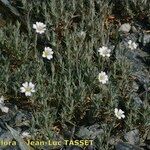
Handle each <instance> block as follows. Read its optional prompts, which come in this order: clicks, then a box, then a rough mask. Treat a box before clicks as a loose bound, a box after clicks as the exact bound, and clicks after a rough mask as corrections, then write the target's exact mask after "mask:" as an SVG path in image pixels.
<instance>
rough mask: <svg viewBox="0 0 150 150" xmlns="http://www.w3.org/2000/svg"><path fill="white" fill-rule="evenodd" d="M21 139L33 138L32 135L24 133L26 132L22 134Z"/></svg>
mask: <svg viewBox="0 0 150 150" xmlns="http://www.w3.org/2000/svg"><path fill="white" fill-rule="evenodd" d="M21 137H22V138H31V135H30V133H29V132H26V131H24V132H22V134H21Z"/></svg>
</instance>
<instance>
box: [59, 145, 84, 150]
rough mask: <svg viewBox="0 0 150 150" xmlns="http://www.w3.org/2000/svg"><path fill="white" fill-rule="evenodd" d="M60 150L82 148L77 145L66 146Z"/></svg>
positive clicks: (77, 149)
mask: <svg viewBox="0 0 150 150" xmlns="http://www.w3.org/2000/svg"><path fill="white" fill-rule="evenodd" d="M61 150H83V149H82V148H81V147H78V146H67V147H64V148H62V149H61Z"/></svg>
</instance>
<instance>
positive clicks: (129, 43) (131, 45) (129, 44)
mask: <svg viewBox="0 0 150 150" xmlns="http://www.w3.org/2000/svg"><path fill="white" fill-rule="evenodd" d="M128 46H129V48H130V49H131V50H133V49H136V48H137V44H136V43H135V42H133V41H131V40H129V41H128Z"/></svg>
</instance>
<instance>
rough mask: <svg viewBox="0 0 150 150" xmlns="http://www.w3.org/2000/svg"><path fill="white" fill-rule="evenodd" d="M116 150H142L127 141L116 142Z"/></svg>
mask: <svg viewBox="0 0 150 150" xmlns="http://www.w3.org/2000/svg"><path fill="white" fill-rule="evenodd" d="M115 149H116V150H143V149H142V148H140V147H137V146H134V145H131V144H128V143H124V142H118V143H117V144H116V146H115Z"/></svg>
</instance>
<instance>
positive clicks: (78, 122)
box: [0, 0, 149, 149]
mask: <svg viewBox="0 0 150 150" xmlns="http://www.w3.org/2000/svg"><path fill="white" fill-rule="evenodd" d="M132 3H133V4H134V7H135V8H137V6H136V5H140V3H135V2H134V1H132ZM145 3H146V1H145ZM113 5H114V4H113V3H110V2H109V1H105V0H96V1H85V0H79V1H75V0H72V1H69V2H67V1H65V0H61V1H55V0H49V1H42V2H41V1H33V2H30V3H28V2H27V1H25V0H22V7H21V8H20V9H21V10H22V12H23V13H24V15H25V16H26V19H27V32H23V31H22V30H21V24H20V23H19V22H17V21H16V23H15V24H12V23H7V25H6V26H4V27H3V28H0V57H1V58H0V59H1V69H0V91H1V95H6V97H8V100H9V102H10V103H15V102H16V101H20V103H21V102H22V101H26V102H31V104H32V105H31V106H30V105H29V107H30V111H31V112H32V113H33V118H32V120H31V131H32V132H33V133H34V131H35V130H36V128H37V126H38V127H39V128H40V130H39V132H41V134H42V137H36V136H35V137H34V138H44V139H46V138H54V135H55V132H54V131H53V127H54V126H57V124H59V125H60V126H61V128H62V130H65V128H64V126H67V129H68V130H69V131H71V129H72V128H73V127H77V128H78V127H79V128H80V126H81V128H80V129H79V131H75V133H74V135H78V137H79V138H83V137H84V138H86V137H87V138H89V137H90V136H93V134H95V133H94V132H97V131H91V130H90V129H89V128H88V127H84V128H83V126H90V125H93V124H95V123H98V124H99V125H100V128H102V129H103V130H104V132H103V133H100V135H94V136H95V138H96V141H97V142H98V144H97V146H98V148H99V147H101V148H103V149H108V147H109V146H108V145H109V143H108V140H109V138H110V137H111V136H112V135H115V134H117V133H118V132H120V129H123V130H122V131H121V133H123V132H125V131H128V130H130V129H133V128H135V127H139V128H140V129H141V130H142V132H143V130H144V128H145V126H146V127H147V126H148V125H149V122H148V119H146V118H148V117H149V112H148V106H149V103H148V92H145V93H144V94H143V95H142V97H139V93H138V92H137V90H136V88H133V86H134V87H135V84H136V83H135V82H136V80H135V78H134V77H135V76H136V75H135V74H136V73H137V72H136V71H135V70H136V69H137V68H136V67H135V66H136V62H135V60H134V59H130V58H131V57H132V54H129V53H128V52H129V51H130V50H129V49H128V48H126V46H125V44H124V43H123V42H121V41H120V39H119V38H120V37H119V35H118V33H117V29H116V28H114V25H113V24H111V23H110V24H108V25H107V24H106V22H107V17H108V16H109V15H111V13H112V12H111V11H112V6H113ZM129 5H130V4H129V3H128V4H126V6H127V7H128V10H133V12H135V11H134V9H130V6H129ZM143 5H144V6H143V8H145V7H146V6H145V4H143ZM141 7H142V6H141ZM143 8H141V10H143ZM133 12H132V13H133ZM36 21H41V22H43V23H45V24H46V26H47V30H46V33H45V34H42V35H37V34H36V33H35V32H34V30H33V29H32V25H33V23H35V22H36ZM113 29H114V30H115V35H114V36H115V41H114V39H111V34H112V30H113ZM82 31H84V32H85V35H84V36H83V35H82V34H81V32H82ZM114 43H115V47H113V46H112V45H111V44H114ZM103 45H106V46H108V47H110V49H111V50H112V52H111V53H112V54H115V55H112V56H111V57H110V58H102V57H101V56H100V55H99V53H98V52H97V49H98V48H99V47H101V46H103ZM45 46H50V47H51V48H52V49H53V51H54V58H53V59H52V60H47V59H45V58H42V51H43V50H44V47H45ZM129 56H131V57H129ZM142 65H143V64H142ZM143 66H144V65H143ZM138 69H139V68H138ZM143 69H144V70H146V68H145V67H143V68H141V70H138V71H139V72H140V73H142V71H143ZM100 71H106V73H107V74H108V76H109V81H108V84H106V85H103V84H101V83H99V81H98V73H99V72H100ZM26 81H27V82H30V81H31V82H32V83H34V84H35V90H36V92H35V93H33V96H32V97H25V96H24V94H21V93H20V87H21V86H22V83H24V82H26ZM144 86H147V87H148V83H147V82H145V83H144ZM135 95H136V96H135ZM135 97H138V99H142V101H143V103H144V106H135V103H134V100H133V99H134V98H135ZM33 105H34V106H35V107H33ZM117 107H121V108H122V109H123V110H124V111H125V115H126V118H125V121H124V123H122V122H119V121H118V120H116V118H115V116H114V108H117ZM21 109H24V106H23V105H22V107H21ZM118 123H119V124H120V125H119V127H118V128H117V127H116V126H118ZM81 129H82V130H81ZM98 133H99V132H98ZM61 136H62V137H63V138H64V139H65V138H66V136H65V134H63V135H61ZM67 138H68V137H67ZM69 138H71V136H70V137H69ZM95 143H96V142H95Z"/></svg>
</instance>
